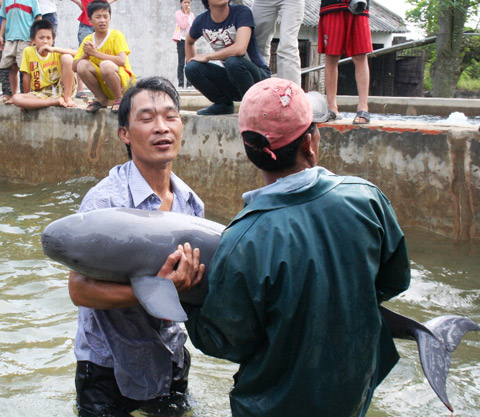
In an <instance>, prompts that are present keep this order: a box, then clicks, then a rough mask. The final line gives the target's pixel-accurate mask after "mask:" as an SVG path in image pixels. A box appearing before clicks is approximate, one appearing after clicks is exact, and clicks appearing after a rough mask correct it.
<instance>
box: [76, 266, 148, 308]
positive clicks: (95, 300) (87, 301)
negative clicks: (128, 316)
mask: <svg viewBox="0 0 480 417" xmlns="http://www.w3.org/2000/svg"><path fill="white" fill-rule="evenodd" d="M68 291H69V293H70V298H71V299H72V302H73V303H74V304H75V305H77V306H82V307H89V308H98V309H110V308H125V307H132V306H135V305H138V304H139V302H138V300H137V298H136V297H135V295H134V294H133V290H132V287H131V286H130V285H126V284H118V283H115V282H107V281H98V280H95V279H93V278H89V277H86V276H84V275H82V274H79V273H77V272H73V271H71V272H70V277H69V280H68Z"/></svg>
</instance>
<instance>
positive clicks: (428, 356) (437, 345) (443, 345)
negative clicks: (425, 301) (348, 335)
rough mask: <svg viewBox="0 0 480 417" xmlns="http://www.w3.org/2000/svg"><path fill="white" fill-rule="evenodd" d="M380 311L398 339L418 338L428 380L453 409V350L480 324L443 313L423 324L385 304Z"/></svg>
mask: <svg viewBox="0 0 480 417" xmlns="http://www.w3.org/2000/svg"><path fill="white" fill-rule="evenodd" d="M380 311H381V312H382V314H383V316H384V317H385V319H386V320H387V323H388V325H389V327H390V330H391V332H392V336H393V337H394V338H400V339H414V340H415V341H416V342H417V346H418V353H419V356H420V363H421V365H422V369H423V372H424V374H425V377H426V378H427V381H428V383H429V384H430V386H431V387H432V389H433V390H434V391H435V393H436V394H437V396H438V397H439V398H440V400H441V401H442V402H443V404H445V406H446V407H447V408H448V409H449V410H450V411H452V412H453V408H452V406H451V405H450V402H449V400H448V397H447V393H446V382H447V376H448V370H449V369H450V363H451V359H450V352H453V351H454V350H455V349H456V348H457V346H458V344H459V343H460V340H461V339H462V337H463V335H464V334H465V333H466V332H469V331H474V330H476V331H480V326H478V325H477V324H476V323H475V322H473V321H472V320H470V319H467V318H465V317H461V316H440V317H436V318H434V319H432V320H429V321H427V322H426V323H423V324H421V323H418V322H416V321H415V320H412V319H409V318H407V317H404V316H402V315H400V314H398V313H395V312H393V311H391V310H388V309H386V308H385V307H380Z"/></svg>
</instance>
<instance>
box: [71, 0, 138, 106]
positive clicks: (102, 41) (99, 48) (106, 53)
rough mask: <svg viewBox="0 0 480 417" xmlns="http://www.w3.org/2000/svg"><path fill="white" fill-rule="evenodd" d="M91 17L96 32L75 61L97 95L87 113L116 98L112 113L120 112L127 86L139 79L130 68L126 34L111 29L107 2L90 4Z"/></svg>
mask: <svg viewBox="0 0 480 417" xmlns="http://www.w3.org/2000/svg"><path fill="white" fill-rule="evenodd" d="M87 13H88V19H89V21H90V23H91V24H92V26H93V29H94V33H93V34H91V35H88V36H86V37H85V39H84V40H83V42H82V44H81V45H80V47H79V49H78V52H77V54H76V55H75V58H74V62H73V69H74V71H76V72H77V73H78V75H79V76H80V77H81V79H82V80H83V82H84V83H85V84H86V85H87V87H88V88H89V89H90V91H91V92H92V93H93V94H94V95H95V98H96V100H95V101H94V102H92V103H89V104H88V106H87V109H86V110H87V112H89V113H95V112H96V111H98V110H99V109H101V108H103V107H106V106H107V105H108V103H109V100H114V102H113V105H112V112H114V113H117V112H118V108H119V106H120V100H121V99H122V96H123V93H124V92H125V91H126V90H127V88H128V87H129V86H130V85H131V84H133V83H134V82H135V75H134V74H133V72H132V68H131V67H130V62H129V60H128V55H129V54H130V49H129V48H128V45H127V42H126V40H125V36H124V35H123V33H122V32H120V31H118V30H114V29H112V30H110V29H109V26H110V20H111V9H110V4H109V3H108V2H105V1H97V0H96V1H92V2H91V3H90V4H89V5H88V6H87Z"/></svg>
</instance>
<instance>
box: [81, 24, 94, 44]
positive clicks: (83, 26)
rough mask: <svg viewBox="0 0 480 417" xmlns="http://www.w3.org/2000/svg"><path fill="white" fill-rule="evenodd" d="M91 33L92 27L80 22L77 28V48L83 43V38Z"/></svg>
mask: <svg viewBox="0 0 480 417" xmlns="http://www.w3.org/2000/svg"><path fill="white" fill-rule="evenodd" d="M93 32H94V30H93V26H88V25H86V24H85V23H82V22H80V25H79V26H78V46H80V44H81V43H82V42H83V40H84V39H85V36H88V35H90V34H91V33H93Z"/></svg>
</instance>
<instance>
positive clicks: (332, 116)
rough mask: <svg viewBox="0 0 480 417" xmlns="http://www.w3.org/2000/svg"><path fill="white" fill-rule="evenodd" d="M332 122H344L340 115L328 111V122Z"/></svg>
mask: <svg viewBox="0 0 480 417" xmlns="http://www.w3.org/2000/svg"><path fill="white" fill-rule="evenodd" d="M330 120H342V116H340V113H335V112H334V111H333V110H329V111H328V121H330Z"/></svg>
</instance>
